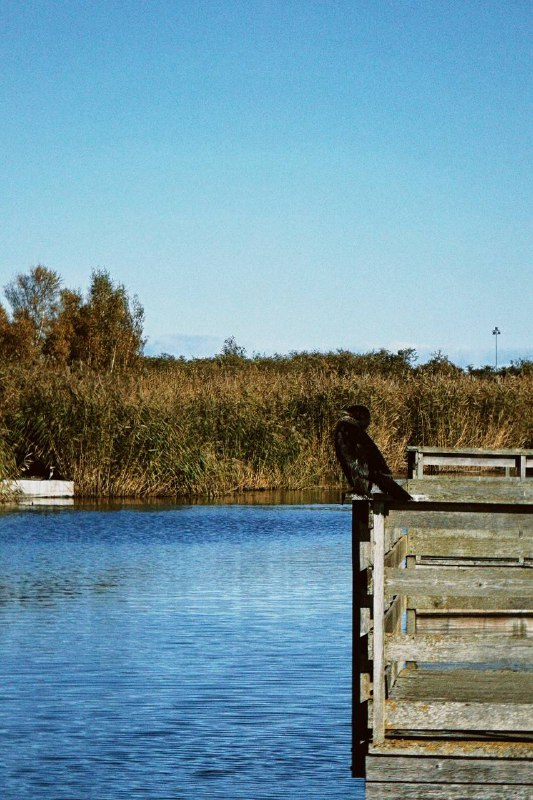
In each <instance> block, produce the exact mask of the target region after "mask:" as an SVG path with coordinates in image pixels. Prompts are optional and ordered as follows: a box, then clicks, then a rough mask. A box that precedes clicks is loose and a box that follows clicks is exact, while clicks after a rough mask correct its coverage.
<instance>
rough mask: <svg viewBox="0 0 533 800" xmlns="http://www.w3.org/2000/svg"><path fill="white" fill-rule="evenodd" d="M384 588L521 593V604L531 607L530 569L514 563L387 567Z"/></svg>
mask: <svg viewBox="0 0 533 800" xmlns="http://www.w3.org/2000/svg"><path fill="white" fill-rule="evenodd" d="M385 589H386V591H387V592H390V593H391V594H406V595H413V594H424V595H433V596H437V597H486V596H489V597H493V598H494V597H496V596H498V597H500V596H501V597H507V598H510V597H521V598H522V597H523V598H524V600H525V601H526V605H525V606H524V608H531V607H532V606H533V570H531V569H529V568H517V567H418V568H417V569H415V570H407V569H397V568H395V569H391V568H387V569H385ZM528 598H529V599H528Z"/></svg>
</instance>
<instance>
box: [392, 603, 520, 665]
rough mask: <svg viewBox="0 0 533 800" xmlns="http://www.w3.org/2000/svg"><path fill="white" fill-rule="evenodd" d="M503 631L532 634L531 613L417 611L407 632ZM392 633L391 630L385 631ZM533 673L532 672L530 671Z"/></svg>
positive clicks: (516, 634) (506, 632)
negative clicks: (414, 625) (413, 628)
mask: <svg viewBox="0 0 533 800" xmlns="http://www.w3.org/2000/svg"><path fill="white" fill-rule="evenodd" d="M482 631H484V632H486V633H503V634H512V635H513V636H520V637H524V636H526V637H527V636H533V614H531V613H530V614H520V615H512V614H502V613H499V614H496V612H492V613H489V612H488V611H483V612H479V611H477V612H470V613H468V612H466V611H465V612H464V613H462V614H453V613H451V612H449V611H448V612H446V613H445V614H442V613H436V612H430V613H425V612H424V613H419V614H418V616H417V623H416V630H415V631H410V630H409V629H407V633H462V634H463V635H464V634H467V633H469V632H472V633H476V632H477V633H481V632H482ZM387 633H392V631H387ZM532 675H533V673H532Z"/></svg>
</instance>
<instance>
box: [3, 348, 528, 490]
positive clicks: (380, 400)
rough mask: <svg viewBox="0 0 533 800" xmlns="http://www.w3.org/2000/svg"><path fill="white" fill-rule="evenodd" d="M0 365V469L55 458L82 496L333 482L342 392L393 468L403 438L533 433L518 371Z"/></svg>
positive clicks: (467, 441)
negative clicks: (368, 421) (361, 412)
mask: <svg viewBox="0 0 533 800" xmlns="http://www.w3.org/2000/svg"><path fill="white" fill-rule="evenodd" d="M0 372H1V373H2V374H0V379H1V384H0V386H1V389H0V401H1V411H0V414H1V416H0V471H2V473H3V474H5V475H13V474H14V473H15V472H16V470H15V467H14V465H15V461H16V462H17V464H18V465H20V464H22V463H23V462H24V461H26V462H27V463H29V462H31V461H33V463H34V464H36V463H39V464H41V465H43V468H44V469H48V467H49V466H51V465H54V466H55V468H56V473H57V471H59V473H61V474H62V475H63V476H64V477H66V478H70V479H73V480H74V481H75V483H76V488H77V492H78V493H79V494H80V495H85V496H145V497H148V496H173V495H178V494H179V495H186V494H197V495H200V494H202V495H203V494H209V495H215V494H222V493H227V492H232V491H246V490H254V489H255V490H258V489H271V488H287V489H302V488H307V487H312V486H333V485H338V484H339V483H340V480H341V475H340V472H339V469H338V467H337V465H336V463H335V458H334V454H333V450H332V447H331V429H332V427H333V425H334V423H335V420H336V419H337V417H338V414H339V410H340V408H341V407H342V406H343V405H344V404H346V403H347V402H349V401H351V402H362V403H366V404H368V405H369V406H370V408H371V411H372V415H373V423H372V426H371V430H370V432H371V434H372V436H373V437H374V438H375V440H376V442H377V443H378V445H379V446H380V447H381V449H382V450H383V452H384V454H385V456H386V458H387V460H388V462H389V464H390V466H391V468H392V469H393V471H394V472H395V473H397V474H402V473H403V474H405V468H406V465H405V448H406V446H407V445H408V444H421V445H422V444H426V445H438V446H446V447H457V446H461V447H465V446H468V447H487V448H491V447H531V446H533V430H532V422H531V420H532V419H533V413H532V412H533V408H532V399H531V398H532V397H533V391H532V389H533V377H532V376H531V375H522V376H506V377H501V378H495V377H487V378H482V377H472V376H469V375H466V374H462V373H459V374H455V375H452V376H450V375H431V374H424V373H420V372H417V371H416V370H410V371H404V372H402V373H401V374H390V375H383V374H376V373H374V374H372V373H370V372H364V371H360V370H359V371H353V370H350V369H349V365H348V367H347V366H346V365H344V366H343V367H342V369H341V368H339V363H338V361H334V360H333V359H332V358H329V357H328V356H323V357H316V358H313V359H308V360H298V359H294V360H293V361H292V362H290V361H287V360H284V361H282V362H279V363H278V362H276V360H263V361H260V362H254V361H246V360H238V359H237V360H233V361H229V362H227V363H224V362H222V361H220V360H211V361H206V362H176V363H171V364H169V365H168V366H165V367H164V368H158V369H156V368H155V367H151V366H150V365H145V366H144V368H143V370H142V371H138V372H130V373H127V374H122V375H117V374H113V375H99V374H96V373H94V372H88V371H87V372H78V373H70V372H58V371H54V370H51V369H45V370H43V369H42V368H40V369H39V368H33V369H30V368H17V367H15V366H10V367H9V368H8V367H4V368H2V370H0Z"/></svg>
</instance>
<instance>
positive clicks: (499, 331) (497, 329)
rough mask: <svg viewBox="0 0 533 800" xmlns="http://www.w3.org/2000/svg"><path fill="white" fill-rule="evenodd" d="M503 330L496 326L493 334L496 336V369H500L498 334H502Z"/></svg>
mask: <svg viewBox="0 0 533 800" xmlns="http://www.w3.org/2000/svg"><path fill="white" fill-rule="evenodd" d="M500 333H501V330H500V329H499V328H498V326H496V327H495V328H494V330H493V331H492V335H493V336H495V337H496V361H495V364H494V366H495V369H498V336H499V335H500Z"/></svg>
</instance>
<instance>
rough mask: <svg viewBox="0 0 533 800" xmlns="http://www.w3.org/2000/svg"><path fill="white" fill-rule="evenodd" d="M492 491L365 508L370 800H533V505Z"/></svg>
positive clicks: (356, 532)
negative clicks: (500, 499) (500, 497)
mask: <svg viewBox="0 0 533 800" xmlns="http://www.w3.org/2000/svg"><path fill="white" fill-rule="evenodd" d="M420 483H422V484H423V486H424V488H426V487H427V486H428V481H427V480H424V481H421V482H420ZM444 483H445V482H444V481H442V484H444ZM523 483H527V484H528V491H527V494H528V495H529V496H530V495H531V492H530V491H529V486H530V485H531V483H533V482H531V483H530V481H525V482H523ZM483 485H484V496H485V500H483V501H480V500H479V499H477V497H476V494H475V492H474V498H473V499H472V497H470V498H469V499H468V500H462V501H461V500H457V499H451V500H450V499H446V500H442V499H425V500H420V501H419V502H414V503H407V504H399V503H397V502H394V501H392V500H390V498H387V497H385V496H384V495H375V496H374V498H373V499H372V500H370V501H369V500H361V499H355V498H354V500H353V588H354V604H353V711H352V730H353V760H352V771H353V774H354V776H355V777H364V778H365V779H366V798H367V800H403V799H404V798H409V799H410V800H463V799H464V800H477V799H478V798H479V800H496V799H497V800H531V798H533V766H532V759H533V705H532V702H533V642H532V639H531V637H532V635H533V502H530V500H531V499H533V498H531V497H527V498H524V497H523V496H522V494H521V493H520V491H518V499H517V500H509V498H508V497H506V501H505V502H487V497H490V498H491V499H492V497H494V496H495V493H492V492H491V488H492V489H493V488H494V486H495V485H497V484H494V483H492V482H488V483H485V482H483ZM433 486H434V487H436V486H437V484H433ZM463 486H464V484H463ZM414 488H417V487H416V486H413V484H412V483H411V482H410V484H409V491H411V492H413V489H414ZM476 489H477V492H478V494H479V493H480V492H481V489H480V485H479V484H477V485H476ZM442 491H444V493H446V491H447V490H446V488H444V489H443V490H442ZM435 494H437V495H438V492H435ZM468 494H469V495H471V494H472V493H471V492H468ZM508 494H509V490H508V491H507V495H508ZM464 495H465V492H464V491H463V496H464ZM445 496H446V494H445ZM528 500H529V501H528Z"/></svg>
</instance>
